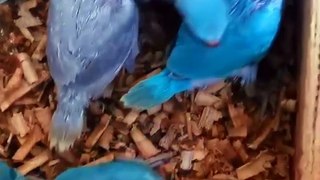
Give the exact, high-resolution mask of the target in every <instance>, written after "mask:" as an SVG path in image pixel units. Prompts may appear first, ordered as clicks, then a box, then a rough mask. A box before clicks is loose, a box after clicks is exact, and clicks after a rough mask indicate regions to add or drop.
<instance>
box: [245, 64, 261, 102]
mask: <svg viewBox="0 0 320 180" xmlns="http://www.w3.org/2000/svg"><path fill="white" fill-rule="evenodd" d="M257 73H258V65H257V64H254V65H248V66H246V67H244V68H242V70H241V84H242V86H244V90H245V92H246V94H247V95H248V96H249V97H253V96H254V95H255V86H254V82H255V81H256V79H257Z"/></svg>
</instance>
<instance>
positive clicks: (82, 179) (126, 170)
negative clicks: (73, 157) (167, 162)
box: [56, 160, 162, 180]
mask: <svg viewBox="0 0 320 180" xmlns="http://www.w3.org/2000/svg"><path fill="white" fill-rule="evenodd" d="M70 179H77V180H88V179H92V180H100V179H101V180H125V179H128V180H162V178H161V176H159V175H158V174H157V173H156V172H154V171H153V170H152V169H151V168H150V167H149V166H147V165H146V164H144V163H142V162H139V161H133V160H117V161H113V162H110V163H102V164H99V165H95V166H87V167H86V166H83V167H78V168H72V169H68V170H66V171H65V172H63V173H61V174H60V175H59V176H58V177H57V178H56V180H70Z"/></svg>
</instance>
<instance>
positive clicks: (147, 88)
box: [120, 70, 192, 110]
mask: <svg viewBox="0 0 320 180" xmlns="http://www.w3.org/2000/svg"><path fill="white" fill-rule="evenodd" d="M191 88H192V84H191V81H190V80H189V79H179V78H174V77H172V76H171V73H170V72H169V71H168V70H163V71H162V72H160V73H159V74H157V75H154V76H152V77H150V78H148V79H146V80H143V81H141V82H139V83H138V84H136V85H135V86H134V87H132V88H131V89H130V90H129V92H128V93H127V94H125V95H124V96H122V97H121V99H120V101H122V102H123V103H124V106H125V107H130V108H136V109H139V110H147V109H150V108H152V107H154V106H157V105H160V104H162V103H164V102H166V101H167V100H169V99H170V98H171V97H172V96H174V95H175V94H177V93H180V92H182V91H185V90H189V89H191Z"/></svg>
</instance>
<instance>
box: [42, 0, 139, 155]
mask: <svg viewBox="0 0 320 180" xmlns="http://www.w3.org/2000/svg"><path fill="white" fill-rule="evenodd" d="M137 36H138V12H137V8H136V6H135V4H134V2H133V1H132V0H92V1H88V0H68V1H65V0H51V1H50V4H49V14H48V45H47V57H48V64H49V69H50V73H51V75H52V77H53V79H54V81H55V84H56V85H57V88H58V93H59V98H58V107H57V110H56V112H55V114H54V116H53V121H52V123H53V125H52V129H51V135H50V137H51V139H52V141H51V143H52V146H56V147H58V149H59V150H60V151H63V150H65V149H66V148H68V147H70V146H71V145H72V144H73V142H74V141H75V139H76V138H77V137H79V136H80V135H81V132H82V127H83V124H84V122H83V121H84V119H85V116H84V114H85V113H84V108H86V107H87V105H88V103H89V101H90V100H91V99H95V98H98V97H99V96H101V95H102V93H103V91H104V89H105V88H106V86H107V85H108V84H109V83H110V82H111V81H112V80H113V79H114V77H115V76H116V75H117V73H118V72H119V70H120V69H121V68H122V66H125V67H126V68H128V69H129V70H132V69H133V67H132V66H133V62H134V59H135V56H136V55H137V53H138V46H137Z"/></svg>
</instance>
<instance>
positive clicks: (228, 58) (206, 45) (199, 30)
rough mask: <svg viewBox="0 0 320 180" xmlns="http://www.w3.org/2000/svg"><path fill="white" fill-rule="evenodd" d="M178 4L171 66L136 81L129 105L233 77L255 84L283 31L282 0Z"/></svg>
mask: <svg viewBox="0 0 320 180" xmlns="http://www.w3.org/2000/svg"><path fill="white" fill-rule="evenodd" d="M174 5H175V7H176V8H177V9H178V11H179V12H180V14H181V15H182V17H183V23H182V24H181V26H180V29H179V32H178V37H177V40H176V43H175V46H174V48H173V50H172V52H171V55H170V56H169V59H168V61H167V64H166V68H165V69H164V70H163V71H162V72H160V73H159V74H156V75H154V76H151V77H149V78H147V79H146V80H143V81H141V82H139V83H138V84H136V85H135V86H134V87H132V88H131V89H130V90H129V91H128V93H127V94H125V95H124V96H123V97H122V98H121V101H122V102H123V103H124V105H125V106H126V107H134V108H136V109H140V110H144V109H150V108H152V107H154V106H157V105H159V104H161V103H163V102H165V101H167V100H169V99H170V98H171V97H173V96H174V95H175V94H177V93H180V92H183V91H187V90H193V89H195V88H203V87H206V86H208V85H210V84H214V83H217V82H219V81H221V80H224V79H226V78H228V77H241V79H242V85H246V86H247V85H252V84H253V83H254V82H255V80H256V76H257V66H258V65H257V64H258V63H259V62H260V61H261V60H262V59H263V58H264V57H265V55H266V54H267V52H268V50H269V49H270V46H271V45H272V43H273V40H274V38H275V36H276V34H277V32H278V29H279V24H280V20H281V15H282V9H283V0H241V1H240V0H216V1H212V0H197V1H192V0H190V1H185V0H176V1H174Z"/></svg>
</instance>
